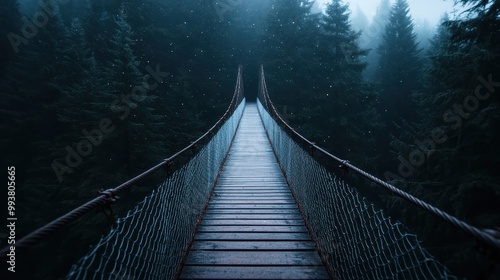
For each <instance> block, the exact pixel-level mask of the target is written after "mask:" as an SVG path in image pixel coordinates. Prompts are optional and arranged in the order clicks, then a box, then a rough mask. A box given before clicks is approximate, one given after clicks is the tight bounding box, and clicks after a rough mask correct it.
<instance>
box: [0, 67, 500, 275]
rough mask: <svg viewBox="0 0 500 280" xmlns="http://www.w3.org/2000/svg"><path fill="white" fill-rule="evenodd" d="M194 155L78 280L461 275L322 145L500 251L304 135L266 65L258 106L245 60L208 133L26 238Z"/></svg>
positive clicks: (497, 243) (108, 238) (97, 249)
mask: <svg viewBox="0 0 500 280" xmlns="http://www.w3.org/2000/svg"><path fill="white" fill-rule="evenodd" d="M192 151H195V152H192ZM188 152H189V153H191V154H192V155H191V156H190V160H189V161H188V162H187V163H186V164H184V165H183V166H182V167H181V168H179V169H177V170H176V171H175V172H173V173H172V174H170V173H169V174H168V178H166V179H165V180H164V181H163V182H162V183H161V184H159V185H158V186H157V187H156V188H155V189H154V191H153V192H152V193H151V194H150V195H148V196H147V197H146V198H145V199H144V200H143V201H142V202H140V203H139V204H137V205H136V206H135V208H133V209H131V210H130V211H128V213H127V214H126V215H125V216H123V217H120V218H119V219H118V220H117V221H116V223H115V226H114V227H113V228H112V229H111V230H110V231H109V233H108V234H106V235H104V236H102V238H101V239H100V240H99V241H98V242H97V244H93V245H92V247H90V249H89V251H88V252H87V253H86V254H85V255H83V256H81V258H80V260H79V261H78V262H76V263H75V264H73V265H72V266H71V268H70V270H69V271H68V273H67V276H66V278H67V279H458V278H457V277H456V276H455V275H454V274H453V273H452V272H451V271H450V270H449V269H448V268H447V267H446V266H445V265H443V264H442V263H440V262H439V261H438V260H437V259H436V258H434V257H433V255H432V254H430V253H429V252H428V250H426V249H425V248H424V247H423V246H422V243H421V242H420V241H419V238H418V236H417V235H415V234H412V233H411V232H409V230H408V229H407V228H406V227H405V226H404V225H403V224H402V223H400V222H398V221H395V220H394V219H391V218H390V217H389V216H388V215H387V214H386V213H385V212H384V211H382V210H380V209H377V208H376V207H375V206H374V204H373V203H371V202H370V201H369V199H367V198H366V197H364V196H363V195H362V194H361V192H359V191H357V190H356V188H355V187H353V186H350V185H349V184H347V183H346V181H345V180H344V178H343V176H341V177H339V176H336V175H335V174H336V171H337V170H335V171H333V170H331V168H329V167H327V166H325V165H324V164H322V163H320V162H319V161H318V160H317V159H316V158H315V156H314V153H316V154H318V153H319V154H321V155H323V156H325V157H326V158H328V159H329V160H331V161H333V162H335V163H336V165H340V167H341V168H342V170H344V171H346V170H350V171H351V172H355V173H356V174H358V175H359V176H361V177H364V178H366V180H368V181H369V182H372V183H374V184H376V185H378V186H379V187H380V188H383V189H386V190H388V191H390V192H391V193H393V194H395V195H397V196H400V197H402V198H403V199H405V200H406V201H407V202H408V203H410V204H413V205H415V206H417V207H420V208H421V209H423V210H425V211H427V212H428V213H430V214H432V215H435V216H436V217H438V218H440V219H442V220H443V221H444V222H446V223H449V224H450V225H452V226H454V227H456V228H457V229H458V230H460V231H461V232H464V233H466V234H468V235H469V236H470V238H471V239H474V240H476V242H477V243H478V244H481V245H482V248H483V251H487V255H488V256H490V257H491V256H494V257H496V258H498V256H499V255H500V240H499V239H497V238H496V237H495V236H494V234H493V233H492V232H491V231H487V230H482V229H478V228H476V227H473V226H471V225H469V224H467V223H465V222H463V221H461V220H459V219H457V218H456V217H453V216H451V215H449V214H447V213H445V212H443V211H441V210H439V209H437V208H435V207H433V206H431V205H429V204H427V203H425V202H423V201H421V200H419V199H417V198H415V197H413V196H411V195H410V194H408V193H405V192H403V191H401V190H399V189H398V188H396V187H394V186H392V185H390V184H388V183H386V182H384V181H382V180H380V179H378V178H376V177H374V176H372V175H370V174H368V173H367V172H365V171H363V170H361V169H359V168H358V167H356V166H354V165H353V164H351V163H350V162H348V161H346V160H342V159H340V158H337V157H336V156H334V155H332V154H330V153H328V152H327V151H325V150H323V149H322V148H321V147H318V146H317V145H315V144H314V143H312V142H310V141H308V140H307V139H306V138H304V137H303V136H301V135H300V134H298V133H297V132H296V131H295V130H293V129H292V128H291V127H290V126H289V125H288V124H286V122H284V121H283V120H282V119H281V117H280V115H279V114H278V113H277V111H276V109H275V107H274V105H273V104H272V102H271V99H270V97H269V94H268V92H267V87H266V82H265V76H264V69H263V67H261V69H260V81H259V97H258V99H257V102H256V103H247V102H246V100H245V98H244V96H243V81H242V67H241V66H240V68H239V69H238V76H237V82H236V89H235V93H234V96H233V98H232V101H231V103H230V105H229V107H228V109H227V111H226V112H225V114H224V115H223V117H222V118H221V119H220V120H219V121H218V122H217V123H216V124H215V125H214V126H213V127H212V128H211V129H210V130H209V131H208V132H207V133H205V134H204V135H203V136H202V137H200V138H199V139H198V140H196V141H195V142H193V143H191V144H190V145H189V146H187V147H186V148H185V149H183V150H181V151H179V152H178V153H176V154H175V155H173V156H171V157H169V158H167V159H165V160H164V161H162V162H160V163H159V164H157V165H156V166H153V167H152V168H150V169H149V170H147V171H145V172H144V173H141V174H140V175H138V176H136V177H135V178H132V179H131V180H129V181H127V182H124V183H123V184H121V185H119V186H117V187H115V188H112V189H108V190H105V191H102V192H101V193H100V195H99V196H98V197H96V198H95V199H93V200H91V201H89V202H87V203H86V204H84V205H82V206H80V207H78V208H76V209H74V210H73V211H71V212H69V213H67V214H66V215H64V216H62V217H60V218H58V219H56V220H54V221H52V222H51V223H49V224H47V225H46V226H44V227H42V228H40V229H38V230H36V231H35V232H33V233H31V234H29V235H27V236H25V237H24V238H22V239H20V240H18V242H16V246H17V247H19V248H23V247H29V246H31V245H33V244H35V243H38V242H40V241H43V239H44V238H46V237H47V236H49V235H51V234H53V233H54V232H55V231H57V230H59V229H61V228H62V227H64V226H66V225H68V224H69V223H72V222H75V221H76V220H78V219H80V218H81V217H82V216H84V215H86V214H87V213H89V212H90V211H92V210H94V209H96V208H103V207H111V204H112V203H116V201H117V200H118V197H119V195H121V194H122V193H123V192H124V191H125V190H127V189H129V188H130V187H131V186H133V185H134V184H135V183H136V182H138V181H139V180H142V179H144V178H146V177H147V176H150V175H151V174H152V173H153V172H155V171H157V170H161V169H168V168H169V167H170V166H171V165H172V162H174V161H175V160H176V159H178V158H179V157H181V156H186V154H188ZM484 248H486V249H484ZM8 250H9V248H4V249H3V250H2V251H1V257H5V256H6V254H7V252H8ZM491 273H495V272H492V271H490V274H491ZM491 275H493V274H491ZM493 277H494V276H493Z"/></svg>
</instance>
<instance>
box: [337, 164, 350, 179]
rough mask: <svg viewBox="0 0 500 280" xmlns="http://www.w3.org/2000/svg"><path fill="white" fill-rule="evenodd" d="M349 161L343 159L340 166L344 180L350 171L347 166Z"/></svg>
mask: <svg viewBox="0 0 500 280" xmlns="http://www.w3.org/2000/svg"><path fill="white" fill-rule="evenodd" d="M348 163H349V161H348V160H343V161H341V162H340V165H339V168H340V169H342V176H341V177H340V178H341V179H342V180H344V178H345V176H346V175H347V173H349V168H348V167H347V164H348Z"/></svg>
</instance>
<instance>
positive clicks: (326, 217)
mask: <svg viewBox="0 0 500 280" xmlns="http://www.w3.org/2000/svg"><path fill="white" fill-rule="evenodd" d="M258 108H259V112H260V115H261V118H262V120H263V122H264V127H265V128H266V131H267V134H268V137H269V139H270V141H271V145H272V146H273V149H274V151H275V153H276V156H277V157H278V160H279V162H280V165H281V168H282V169H283V171H284V172H285V175H286V178H287V180H288V182H289V184H290V187H291V188H292V191H293V193H294V196H295V198H296V199H297V201H298V203H299V205H300V207H301V211H302V212H303V213H302V214H303V215H304V219H305V221H306V223H307V225H308V227H309V229H310V230H311V234H312V235H313V237H314V238H315V240H316V242H317V245H318V247H319V250H320V253H321V256H322V258H323V261H324V262H325V263H326V264H327V266H328V268H329V270H330V272H331V273H333V275H334V277H335V278H336V279H456V278H455V277H454V276H452V275H450V273H449V271H448V270H447V269H446V267H444V266H443V265H441V264H440V263H438V261H437V260H435V259H434V258H433V256H431V255H430V254H429V253H428V252H427V251H426V250H425V249H424V248H423V247H422V246H421V244H420V242H419V240H418V238H417V236H416V235H414V234H410V233H409V232H408V231H407V229H406V227H405V226H404V225H403V224H401V223H399V222H393V221H391V220H390V218H389V217H388V216H386V215H385V214H384V213H383V212H382V211H380V210H377V209H376V208H375V207H374V206H373V204H371V203H369V202H368V201H367V200H366V199H364V198H363V197H362V196H361V195H360V194H359V193H358V192H357V191H356V190H355V189H354V188H352V187H350V186H348V185H347V184H345V183H344V182H343V181H342V180H340V179H339V178H336V177H335V175H333V174H332V173H330V172H328V171H327V170H326V169H325V168H324V167H323V166H322V165H321V164H319V163H318V162H317V161H316V160H314V158H313V157H312V156H311V155H310V154H309V153H308V152H306V151H305V150H304V149H302V148H301V147H300V146H299V145H298V144H297V143H295V142H294V141H293V140H292V139H291V138H290V137H289V136H288V135H287V133H286V132H285V131H283V130H282V129H281V128H280V127H279V125H278V124H277V123H276V121H275V120H274V119H273V118H272V117H271V116H270V115H269V113H268V112H267V111H266V110H265V109H264V108H263V106H262V104H261V103H260V102H258Z"/></svg>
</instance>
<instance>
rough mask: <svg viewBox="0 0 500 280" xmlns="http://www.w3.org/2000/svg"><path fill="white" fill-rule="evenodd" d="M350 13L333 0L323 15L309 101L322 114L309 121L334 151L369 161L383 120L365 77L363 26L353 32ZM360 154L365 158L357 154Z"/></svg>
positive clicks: (346, 8)
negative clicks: (380, 117) (314, 79)
mask: <svg viewBox="0 0 500 280" xmlns="http://www.w3.org/2000/svg"><path fill="white" fill-rule="evenodd" d="M349 16H350V11H349V5H348V4H344V3H343V1H341V0H333V1H332V2H331V3H330V4H329V5H327V7H326V11H325V14H324V15H323V16H322V18H321V21H320V24H321V28H322V36H321V37H320V38H321V39H320V41H319V47H318V48H317V50H318V51H317V52H316V54H315V55H316V56H317V63H316V67H317V68H316V70H315V71H314V73H315V76H316V82H315V84H316V86H317V87H318V89H317V90H316V92H314V93H313V96H314V97H313V98H312V99H310V101H309V104H311V105H313V106H315V107H316V109H315V113H314V114H313V116H314V115H317V116H318V118H314V119H311V120H310V122H311V126H313V127H315V128H316V130H318V131H321V133H320V134H321V136H320V135H318V136H319V137H320V138H319V139H321V140H322V142H323V143H324V145H325V146H327V147H328V148H329V150H331V151H333V152H334V153H335V154H337V155H339V156H341V157H346V158H350V159H352V160H356V161H357V162H358V163H360V164H363V165H365V164H366V163H367V161H368V160H367V158H369V157H370V156H372V154H370V152H369V151H371V147H372V145H373V134H371V135H370V133H369V131H372V130H373V128H374V127H378V126H379V123H378V117H377V115H376V113H375V111H374V110H373V108H370V107H372V104H371V102H373V98H372V95H373V92H372V91H371V90H370V89H369V87H368V86H367V85H366V84H365V83H364V82H363V79H362V72H363V69H364V68H365V67H366V64H365V63H363V62H361V57H362V56H363V55H366V54H367V51H366V50H363V49H361V48H360V47H359V45H358V39H359V36H360V35H361V31H359V32H354V31H353V29H352V27H351V24H350V21H349ZM331 137H336V141H335V143H336V144H335V145H330V142H331V141H332V140H331ZM360 151H363V152H361V153H360ZM360 154H363V157H358V155H360Z"/></svg>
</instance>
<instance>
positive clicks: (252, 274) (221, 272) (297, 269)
mask: <svg viewBox="0 0 500 280" xmlns="http://www.w3.org/2000/svg"><path fill="white" fill-rule="evenodd" d="M180 279H290V280H293V279H318V280H321V279H329V278H328V274H326V271H325V269H324V268H323V267H321V266H286V267H259V266H255V267H245V266H218V267H213V266H194V267H192V266H187V267H186V268H185V270H184V271H183V273H182V275H181V277H180Z"/></svg>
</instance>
